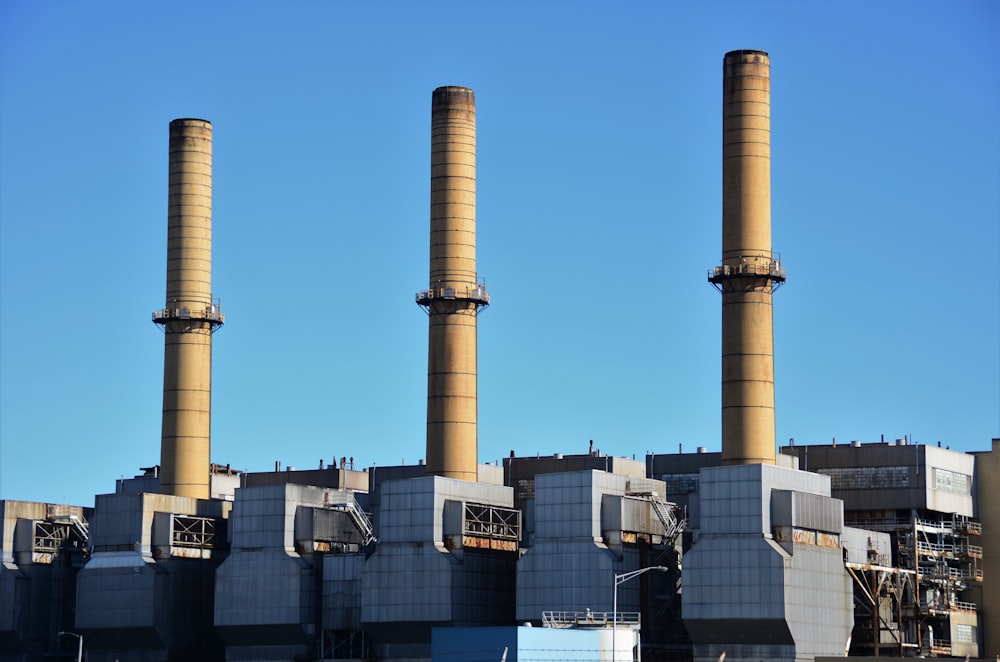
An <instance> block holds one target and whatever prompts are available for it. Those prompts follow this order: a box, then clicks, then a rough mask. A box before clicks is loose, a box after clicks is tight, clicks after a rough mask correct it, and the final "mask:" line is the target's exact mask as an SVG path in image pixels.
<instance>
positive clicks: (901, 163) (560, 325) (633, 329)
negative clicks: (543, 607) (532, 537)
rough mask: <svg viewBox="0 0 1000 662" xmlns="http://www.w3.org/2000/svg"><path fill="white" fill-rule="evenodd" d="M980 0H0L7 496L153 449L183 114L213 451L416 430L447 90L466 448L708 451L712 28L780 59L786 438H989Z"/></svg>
mask: <svg viewBox="0 0 1000 662" xmlns="http://www.w3.org/2000/svg"><path fill="white" fill-rule="evenodd" d="M998 44H1000V4H998V3H996V2H994V1H992V0H987V1H981V2H950V3H945V2H921V1H916V2H914V1H907V2H867V1H866V2H854V1H841V2H826V3H819V2H797V1H793V0H787V1H784V2H767V1H762V2H735V1H734V2H718V1H717V2H654V1H650V2H635V1H631V2H630V1H625V2H610V1H609V2H587V1H574V2H570V1H563V2H557V1H537V0H536V1H523V2H467V1H463V2H333V1H330V2H320V1H318V0H317V1H315V2H302V1H291V2H280V3H279V2H252V1H251V2H235V1H232V2H187V1H184V0H174V1H172V2H126V1H124V0H123V1H121V2H94V1H91V2H75V1H73V2H58V1H48V2H38V1H37V0H0V224H2V225H0V295H2V298H0V380H2V381H0V435H2V436H0V498H8V499H28V500H38V501H52V502H69V503H76V504H82V505H91V504H92V503H93V495H94V494H95V493H105V492H111V491H113V490H114V484H115V483H114V481H115V479H117V478H120V477H122V476H131V475H134V474H135V473H137V471H138V468H139V467H140V466H149V465H152V464H156V463H157V462H158V461H159V439H160V421H161V419H160V409H161V403H162V374H163V336H162V334H161V332H160V331H159V330H158V329H157V327H156V326H155V325H153V324H152V322H151V321H150V313H151V312H152V311H153V310H154V309H157V308H159V307H162V305H163V303H164V296H165V264H166V232H167V223H166V215H167V204H166V203H167V195H166V192H167V128H168V124H169V122H170V120H171V119H173V118H177V117H201V118H205V119H208V120H210V121H212V123H213V125H214V129H215V137H214V152H215V159H214V271H213V280H214V284H213V289H214V291H215V295H216V296H217V297H219V298H220V299H221V301H222V306H223V310H224V312H225V314H226V325H225V327H224V328H223V329H222V330H221V331H219V333H217V334H216V335H215V337H214V343H215V344H214V367H213V375H214V383H213V389H214V390H213V421H212V444H213V447H212V459H213V461H216V462H220V463H223V464H225V463H229V464H231V465H232V466H234V467H237V468H241V469H248V470H251V471H263V470H269V469H272V468H273V466H274V461H275V460H280V461H281V462H282V463H283V464H284V465H286V466H287V465H293V466H296V467H298V468H314V467H316V466H318V463H319V460H320V459H321V458H323V459H325V460H326V461H327V462H328V463H329V462H330V460H331V459H332V458H333V457H340V456H349V457H354V458H355V462H356V466H357V467H359V468H360V467H365V466H370V465H372V464H377V465H379V466H384V465H391V464H399V463H401V462H405V463H407V464H413V463H415V462H416V461H417V460H418V459H420V458H422V457H423V456H424V441H425V437H424V423H425V413H426V410H425V401H426V368H427V318H426V316H425V314H424V313H423V312H422V311H421V310H420V309H419V308H418V307H417V306H416V304H415V303H414V293H415V292H416V291H417V290H419V289H421V288H424V287H426V285H427V278H428V243H429V211H428V209H429V188H430V184H429V170H430V167H429V163H430V154H429V143H430V101H431V92H432V91H433V89H434V88H436V87H438V86H441V85H466V86H469V87H471V88H473V89H474V90H475V92H476V97H477V110H478V192H479V198H478V257H479V271H480V272H481V274H482V275H483V276H484V277H485V278H486V280H487V283H488V286H489V289H490V293H491V296H492V298H493V305H492V306H491V307H490V308H489V309H488V310H487V311H486V312H484V313H483V314H482V315H481V316H480V318H479V458H480V460H481V461H483V462H492V461H495V460H499V459H501V458H503V457H504V456H506V455H507V454H508V453H509V452H510V451H511V450H514V451H515V452H516V453H517V454H519V455H534V454H535V453H542V454H550V453H553V452H563V453H582V452H586V450H587V448H588V440H590V439H593V440H594V445H595V447H597V448H600V449H601V450H602V452H605V453H609V454H615V455H624V456H629V457H631V456H632V455H633V454H634V455H635V456H636V457H637V458H642V456H643V455H644V454H645V453H646V452H647V451H652V452H664V453H667V452H676V451H677V450H678V444H683V446H684V450H685V452H693V451H694V450H695V448H696V447H697V446H705V447H707V448H708V449H709V450H719V448H720V442H719V439H720V345H721V341H720V321H721V310H720V309H721V305H720V302H721V297H720V295H719V294H718V293H717V292H716V291H715V290H714V289H713V288H712V286H711V285H709V284H708V283H707V282H706V272H707V269H708V268H709V267H711V266H713V265H715V264H717V263H718V262H719V260H720V255H721V158H720V156H721V95H722V84H721V82H722V57H723V54H724V53H725V52H726V51H729V50H734V49H742V48H750V49H761V50H766V51H768V52H769V53H770V55H771V64H772V70H771V75H772V90H773V92H772V164H773V165H772V182H773V189H772V198H773V208H772V209H773V241H774V249H775V250H776V251H780V252H781V255H782V257H783V260H784V266H785V267H786V269H787V270H788V283H787V284H786V285H785V286H784V287H783V288H782V289H781V290H779V291H778V293H777V294H776V295H775V309H774V310H775V313H774V315H775V353H776V358H775V369H776V405H777V431H778V441H779V442H780V443H787V442H788V439H789V438H794V439H795V441H796V443H797V444H804V443H829V442H830V441H831V439H832V438H834V437H836V438H837V440H838V441H840V442H846V441H849V440H852V439H859V440H863V441H878V440H879V439H880V438H881V436H882V435H885V437H886V439H895V438H899V437H903V436H904V435H912V439H913V440H914V441H915V442H920V443H927V444H936V443H937V442H938V441H939V440H940V441H941V442H942V444H944V445H948V446H950V447H951V448H952V449H958V450H986V449H988V448H989V445H990V441H989V440H990V438H991V437H993V436H998V434H1000V356H998V354H1000V332H998V325H1000V319H998V318H1000V258H998V255H1000V73H998V72H1000V69H998V67H997V62H998V59H997V54H998V50H997V45H998Z"/></svg>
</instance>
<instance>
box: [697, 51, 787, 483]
mask: <svg viewBox="0 0 1000 662" xmlns="http://www.w3.org/2000/svg"><path fill="white" fill-rule="evenodd" d="M722 85H723V92H722V266H719V267H715V268H714V269H712V271H711V272H710V273H709V281H710V282H711V283H712V284H714V285H715V286H716V288H718V289H719V291H720V292H722V463H723V464H759V463H764V464H774V453H775V451H774V444H775V433H774V331H773V317H772V308H771V295H772V293H773V292H774V290H775V289H777V288H778V287H779V286H780V285H781V284H782V283H783V282H784V281H785V272H784V271H783V270H782V268H781V261H780V260H776V259H774V257H773V255H772V253H771V61H770V58H769V57H768V55H767V53H766V52H764V51H751V50H740V51H732V52H729V53H726V56H725V58H723V81H722Z"/></svg>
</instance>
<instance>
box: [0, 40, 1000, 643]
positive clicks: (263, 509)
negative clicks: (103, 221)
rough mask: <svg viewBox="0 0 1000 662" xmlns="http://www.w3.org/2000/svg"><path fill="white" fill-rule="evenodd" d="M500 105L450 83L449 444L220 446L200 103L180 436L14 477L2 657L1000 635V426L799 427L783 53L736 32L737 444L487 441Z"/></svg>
mask: <svg viewBox="0 0 1000 662" xmlns="http://www.w3.org/2000/svg"><path fill="white" fill-rule="evenodd" d="M475 112H476V107H475V95H474V93H473V91H472V90H471V89H469V88H466V87H455V86H449V87H441V88H438V89H436V90H434V92H433V96H432V103H431V192H430V199H431V204H430V271H429V275H430V278H429V283H428V287H427V289H426V290H421V291H420V292H418V293H417V295H416V301H417V303H418V304H419V305H420V306H421V307H423V308H424V309H425V310H426V312H427V314H428V319H429V332H428V367H427V377H428V386H427V430H426V462H424V461H423V460H422V461H420V462H418V463H417V464H413V465H405V466H389V467H374V466H372V467H367V468H363V469H355V467H354V460H353V458H350V459H349V458H347V457H341V458H339V459H338V458H336V457H334V458H332V459H330V461H327V458H324V459H323V460H320V461H319V467H318V468H316V469H308V470H294V469H292V468H290V467H289V468H286V469H284V470H283V469H282V467H281V466H280V463H275V466H274V469H273V471H261V472H244V471H239V470H234V469H232V468H231V467H230V465H223V464H219V463H211V462H210V454H209V450H210V412H211V342H212V333H213V332H214V331H215V330H217V329H218V328H219V327H220V326H221V325H222V323H223V322H224V319H223V317H222V314H221V308H220V307H219V304H218V301H217V300H216V299H215V298H214V297H213V293H212V290H211V247H212V244H211V200H212V185H211V176H212V156H211V155H212V126H211V124H210V123H209V122H207V121H205V120H194V119H180V120H175V121H173V122H171V124H170V143H169V161H170V177H169V195H168V226H169V231H168V258H167V296H166V304H165V307H164V308H163V309H161V310H158V311H156V312H155V313H154V314H153V319H154V322H156V323H157V324H158V325H160V326H161V327H162V328H163V330H164V332H165V354H164V383H163V389H164V391H163V433H162V439H161V459H160V464H159V465H157V466H151V467H147V468H144V469H143V470H142V471H143V473H142V474H140V475H138V476H136V477H134V478H130V479H122V480H119V481H117V483H116V486H115V491H114V492H113V493H110V494H100V495H97V496H96V497H95V504H94V507H93V508H84V507H81V506H69V505H58V504H39V503H31V502H21V501H2V502H0V514H2V527H3V528H2V536H0V540H2V549H0V551H2V565H0V662H15V661H16V662H23V661H26V660H32V661H34V660H54V659H76V655H77V654H78V651H84V650H85V655H86V657H85V659H87V660H88V661H89V662H95V661H96V662H112V661H115V660H120V661H124V660H129V661H133V662H165V661H171V662H172V661H174V660H204V661H209V660H211V661H216V660H226V661H231V662H236V661H270V660H275V661H277V660H283V661H287V660H355V661H362V660H365V661H368V660H379V661H383V662H397V661H398V662H402V661H407V662H412V661H420V662H425V661H429V660H435V661H453V660H467V661H472V660H514V661H516V660H518V659H520V660H522V661H527V660H569V659H572V660H594V661H595V662H596V661H604V662H607V661H609V660H610V661H611V662H622V661H624V660H630V661H635V660H640V659H646V660H689V661H691V662H695V661H697V662H709V661H710V662H716V660H720V659H723V658H724V659H725V660H727V661H728V662H734V661H744V662H751V661H759V660H785V661H788V662H793V661H794V662H799V661H805V660H810V661H812V660H820V661H826V660H832V659H833V658H842V657H843V656H845V655H847V654H850V655H852V656H858V657H869V656H879V657H884V656H896V657H917V656H925V657H948V656H955V657H963V658H964V657H966V656H968V657H969V659H971V658H975V657H977V656H980V655H982V656H989V657H992V656H994V655H1000V634H998V633H1000V620H998V617H1000V614H998V613H997V609H994V607H995V606H996V596H997V595H1000V583H998V580H997V578H998V577H1000V543H998V542H997V541H998V538H997V535H998V532H1000V497H998V496H997V492H996V489H995V487H993V486H994V485H995V484H996V483H995V481H996V480H1000V439H994V440H993V442H992V448H991V449H990V450H989V451H985V452H981V453H958V452H955V451H951V450H948V449H946V448H938V447H932V446H925V445H922V444H916V443H914V442H912V440H909V439H906V440H900V441H897V442H895V443H885V442H884V441H882V442H876V443H865V444H862V443H861V442H851V443H847V444H839V445H838V444H836V442H835V441H834V442H833V443H832V444H823V445H809V446H802V445H798V446H795V445H790V446H787V447H783V448H781V449H780V452H777V450H776V439H775V425H774V412H775V405H774V363H773V356H774V347H773V321H772V320H773V318H772V307H771V298H772V294H773V292H774V290H775V289H776V288H777V287H778V286H780V285H781V284H782V283H783V282H784V280H785V272H784V270H783V268H782V265H781V262H780V260H779V259H777V258H776V257H775V253H773V251H772V246H771V221H770V57H769V55H768V54H767V53H766V52H764V51H757V50H739V51H732V52H730V53H727V54H726V55H725V57H724V60H723V150H722V152H723V175H722V180H723V218H722V261H721V264H720V266H717V267H714V268H713V269H712V270H710V272H709V277H708V279H709V281H710V282H711V283H712V284H713V285H715V286H716V287H717V288H718V289H719V290H720V291H721V292H722V304H723V312H722V322H723V334H722V355H723V360H722V380H721V382H722V449H721V452H715V453H707V452H703V451H704V449H699V450H698V452H696V453H681V452H678V453H650V454H647V455H646V457H645V460H644V461H643V460H636V459H634V456H633V458H632V459H629V458H625V457H613V456H608V455H606V454H604V453H602V452H601V450H600V449H599V448H595V446H594V442H593V441H591V442H590V445H589V448H587V449H586V452H584V453H580V454H566V455H562V454H556V455H552V456H546V457H541V456H526V457H518V456H516V455H515V453H514V452H513V451H511V454H510V457H509V458H505V459H504V461H503V463H502V467H501V466H496V465H489V464H480V463H479V461H478V457H477V435H478V433H477V426H478V423H477V410H478V404H477V385H476V381H477V351H478V349H477V338H476V335H477V316H478V314H479V312H481V311H482V310H483V309H484V308H485V307H486V306H488V305H489V303H490V299H489V296H488V294H487V292H486V287H485V283H484V281H483V280H482V279H481V278H480V276H479V274H478V272H477V270H476V115H475Z"/></svg>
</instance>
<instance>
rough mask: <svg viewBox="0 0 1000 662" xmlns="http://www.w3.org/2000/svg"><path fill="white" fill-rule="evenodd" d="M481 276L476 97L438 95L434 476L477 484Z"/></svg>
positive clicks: (430, 304) (464, 92)
mask: <svg viewBox="0 0 1000 662" xmlns="http://www.w3.org/2000/svg"><path fill="white" fill-rule="evenodd" d="M489 302H490V299H489V295H488V294H487V293H486V286H485V284H484V283H482V282H481V281H480V280H479V278H478V276H477V274H476V97H475V94H474V93H473V92H472V90H470V89H469V88H467V87H439V88H438V89H436V90H434V95H433V98H432V102H431V251H430V285H429V287H428V289H427V290H424V291H422V292H419V293H417V303H418V304H420V305H421V306H423V307H424V308H425V309H426V310H427V314H428V316H429V318H430V330H429V339H428V340H429V342H428V359H427V474H428V475H435V476H445V477H448V478H458V479H462V480H468V481H475V480H477V478H478V468H477V467H478V462H477V443H478V431H477V402H476V316H477V315H478V314H479V311H480V310H482V309H483V308H485V307H486V306H488V305H489Z"/></svg>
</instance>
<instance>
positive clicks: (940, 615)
mask: <svg viewBox="0 0 1000 662" xmlns="http://www.w3.org/2000/svg"><path fill="white" fill-rule="evenodd" d="M781 452H782V454H787V455H792V456H795V457H797V458H798V460H799V462H800V464H801V466H802V468H803V469H806V470H808V471H810V472H815V473H817V474H820V475H824V476H828V477H829V478H830V481H831V485H832V494H833V496H834V497H836V498H838V499H841V500H842V501H843V503H844V514H845V521H846V523H847V524H848V525H851V526H856V527H860V528H864V529H868V530H872V531H881V532H885V533H887V534H889V535H890V536H891V538H892V559H891V565H893V566H895V567H897V568H900V569H902V570H905V571H908V572H909V573H912V576H913V579H912V586H911V587H910V588H908V589H907V590H908V591H909V592H910V593H911V595H910V596H909V602H908V603H906V602H904V604H902V605H901V608H902V614H900V615H899V618H890V619H885V622H884V623H881V624H880V623H877V622H876V623H875V624H874V625H871V624H870V623H861V624H859V627H856V628H855V639H854V640H853V641H852V646H853V648H852V650H853V651H854V652H855V653H858V654H865V653H870V652H873V649H874V648H875V646H876V643H877V644H878V645H879V646H880V647H881V648H883V649H893V648H897V649H898V648H900V647H902V648H906V649H908V650H909V649H913V650H916V651H919V652H921V653H923V654H925V655H929V654H934V655H955V656H965V655H970V656H972V657H976V656H978V655H979V654H980V650H981V649H980V646H981V637H980V635H981V634H982V626H981V624H980V622H979V616H978V612H979V604H978V603H980V602H981V601H982V598H980V597H979V596H980V594H981V593H983V592H982V591H981V587H982V584H983V580H984V577H985V573H984V567H983V566H984V545H983V542H984V540H983V538H984V535H983V534H984V531H985V530H986V528H985V527H984V526H983V525H982V524H981V522H979V521H977V520H976V518H975V510H974V503H973V483H974V477H975V475H976V465H977V457H976V456H975V455H971V454H968V453H958V452H955V451H951V450H948V449H945V448H938V447H936V446H926V445H922V444H910V443H908V442H907V440H905V439H900V440H898V441H893V442H892V443H870V444H862V443H860V442H852V443H850V444H839V445H836V446H834V445H828V446H786V447H783V448H782V449H781ZM978 464H979V465H980V467H987V471H986V473H987V474H988V473H989V468H988V462H983V461H982V460H980V461H979V462H978ZM993 498H994V499H995V498H996V497H995V496H994V497H993ZM988 500H989V497H987V501H988ZM987 594H988V593H987ZM913 595H915V596H916V598H915V599H914V597H913ZM874 628H878V633H877V635H876V633H875V632H874ZM875 652H878V651H875ZM883 654H884V650H883Z"/></svg>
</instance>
